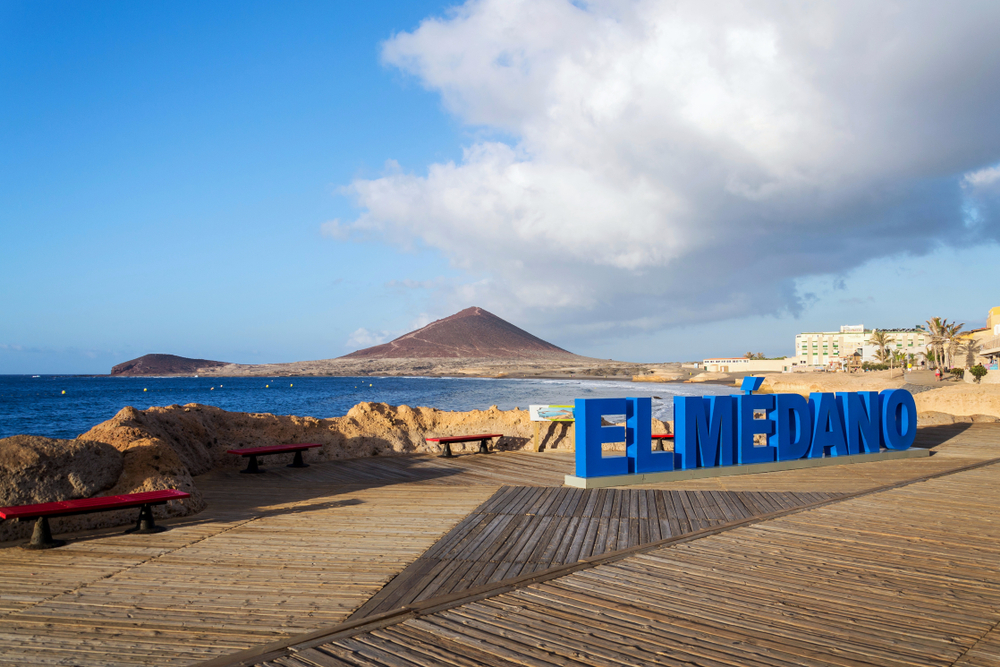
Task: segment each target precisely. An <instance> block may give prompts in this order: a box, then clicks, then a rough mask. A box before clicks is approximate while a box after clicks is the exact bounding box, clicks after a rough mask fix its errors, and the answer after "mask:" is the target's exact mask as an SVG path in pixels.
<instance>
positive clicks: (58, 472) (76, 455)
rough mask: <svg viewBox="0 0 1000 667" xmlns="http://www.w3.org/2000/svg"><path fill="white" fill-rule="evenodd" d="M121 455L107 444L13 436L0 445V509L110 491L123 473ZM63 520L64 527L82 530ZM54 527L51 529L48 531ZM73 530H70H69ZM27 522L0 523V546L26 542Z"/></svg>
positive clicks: (78, 518)
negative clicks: (9, 542) (10, 542)
mask: <svg viewBox="0 0 1000 667" xmlns="http://www.w3.org/2000/svg"><path fill="white" fill-rule="evenodd" d="M123 459H124V457H123V456H122V454H121V452H119V451H118V450H116V449H115V448H114V447H112V446H111V445H109V444H107V443H103V442H97V441H86V442H85V441H80V440H52V439H50V438H42V437H38V436H33V435H15V436H13V437H10V438H3V439H2V440H0V506H5V507H6V506H10V505H31V504H35V503H50V502H57V501H60V500H71V499H74V498H89V497H91V496H95V495H99V494H100V493H101V492H102V491H105V490H107V489H110V488H111V487H112V486H113V485H114V484H115V483H116V482H117V481H118V477H119V475H120V474H121V472H122V469H123ZM84 516H93V515H82V516H81V517H68V518H67V519H64V520H62V521H64V522H68V523H66V524H64V525H69V524H72V525H74V526H75V525H78V523H76V522H79V525H83V524H84V523H86V521H81V519H82V518H83V517H84ZM53 527H55V526H53ZM74 529H76V528H74ZM30 533H31V523H19V522H13V521H4V522H3V523H0V541H6V540H11V539H19V538H21V537H27V536H29V535H30Z"/></svg>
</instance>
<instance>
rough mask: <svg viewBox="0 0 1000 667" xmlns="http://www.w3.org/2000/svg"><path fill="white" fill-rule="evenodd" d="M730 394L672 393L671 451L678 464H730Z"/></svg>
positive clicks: (686, 466) (732, 442)
mask: <svg viewBox="0 0 1000 667" xmlns="http://www.w3.org/2000/svg"><path fill="white" fill-rule="evenodd" d="M733 407H734V403H733V397H732V396H712V397H709V398H702V397H701V396H674V451H676V452H677V453H678V454H680V457H681V468H682V469H684V470H691V469H692V468H697V467H699V466H702V467H712V466H717V465H723V466H730V465H732V464H733V460H734V456H733V450H734V448H735V447H734V446H735V444H736V438H735V437H733V436H734V435H735V434H734V432H733V417H734V414H733Z"/></svg>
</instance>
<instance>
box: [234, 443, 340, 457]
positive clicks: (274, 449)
mask: <svg viewBox="0 0 1000 667" xmlns="http://www.w3.org/2000/svg"><path fill="white" fill-rule="evenodd" d="M322 446H323V445H321V444H318V443H315V442H302V443H298V444H292V445H268V446H267V447H248V448H247V449H227V450H226V453H227V454H238V455H239V456H251V455H256V456H261V455H262V454H280V453H281V452H295V451H301V450H303V449H312V448H313V447H322Z"/></svg>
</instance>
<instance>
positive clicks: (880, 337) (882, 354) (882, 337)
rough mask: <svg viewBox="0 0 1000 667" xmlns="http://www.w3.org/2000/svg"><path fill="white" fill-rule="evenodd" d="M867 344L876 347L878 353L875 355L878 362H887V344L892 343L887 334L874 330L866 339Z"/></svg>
mask: <svg viewBox="0 0 1000 667" xmlns="http://www.w3.org/2000/svg"><path fill="white" fill-rule="evenodd" d="M868 342H870V343H871V344H872V345H876V346H878V353H877V354H876V355H875V356H877V357H878V359H879V361H889V350H888V349H887V348H888V347H889V343H891V342H892V340H890V338H889V334H887V333H886V332H884V331H879V330H878V329H875V330H874V331H872V335H871V336H870V337H869V338H868Z"/></svg>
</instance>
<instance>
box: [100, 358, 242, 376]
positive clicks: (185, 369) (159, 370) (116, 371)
mask: <svg viewBox="0 0 1000 667" xmlns="http://www.w3.org/2000/svg"><path fill="white" fill-rule="evenodd" d="M225 365H226V362H224V361H209V360H208V359H188V358H187V357H178V356H175V355H173V354H147V355H144V356H141V357H139V358H138V359H133V360H132V361H126V362H124V363H121V364H118V365H117V366H114V367H112V369H111V375H193V374H194V373H197V372H198V369H200V368H213V367H215V366H225Z"/></svg>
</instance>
